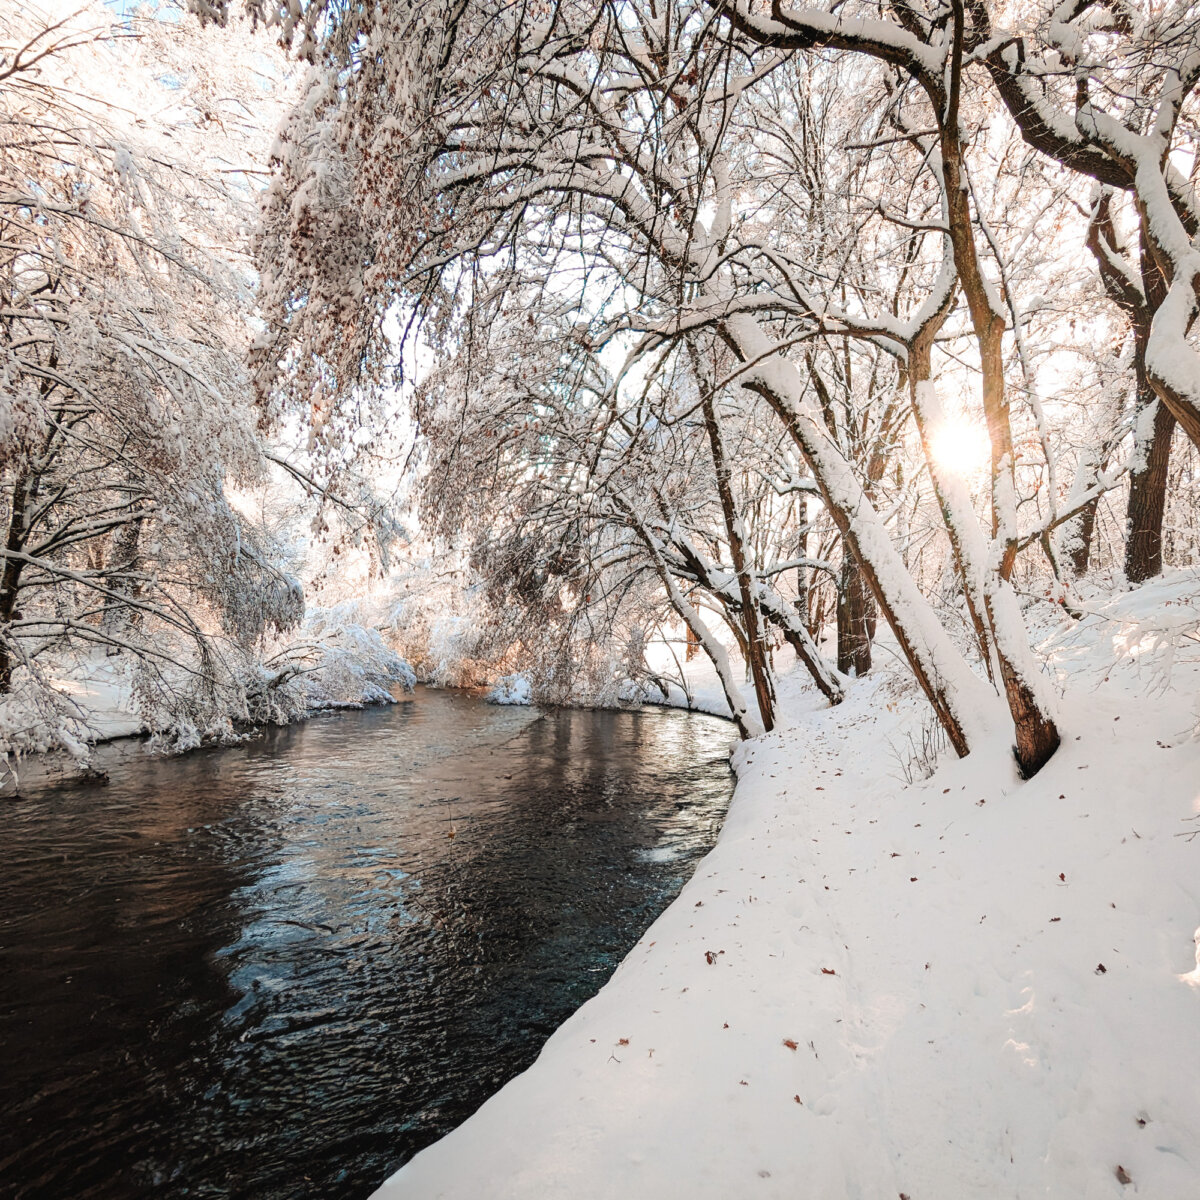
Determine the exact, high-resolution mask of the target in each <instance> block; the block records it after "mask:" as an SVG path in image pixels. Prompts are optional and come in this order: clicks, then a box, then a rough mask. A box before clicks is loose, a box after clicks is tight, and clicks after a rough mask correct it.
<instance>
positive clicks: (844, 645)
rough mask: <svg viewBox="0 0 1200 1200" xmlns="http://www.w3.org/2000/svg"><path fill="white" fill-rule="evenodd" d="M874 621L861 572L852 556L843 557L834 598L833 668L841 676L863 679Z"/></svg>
mask: <svg viewBox="0 0 1200 1200" xmlns="http://www.w3.org/2000/svg"><path fill="white" fill-rule="evenodd" d="M874 620H875V600H874V598H873V597H872V595H871V589H870V588H869V587H868V586H867V581H866V578H865V577H864V575H863V572H862V568H861V567H860V566H859V564H858V561H857V560H856V559H855V558H854V556H853V555H852V554H845V555H844V556H843V558H842V570H841V574H840V575H839V577H838V597H837V647H838V654H837V666H838V670H839V671H841V672H842V673H843V674H844V675H856V676H857V675H865V674H866V673H867V672H868V671H869V670H870V669H871V638H872V633H871V625H872V624H873V623H874Z"/></svg>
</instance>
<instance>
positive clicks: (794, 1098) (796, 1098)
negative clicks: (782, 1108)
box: [792, 1096, 804, 1104]
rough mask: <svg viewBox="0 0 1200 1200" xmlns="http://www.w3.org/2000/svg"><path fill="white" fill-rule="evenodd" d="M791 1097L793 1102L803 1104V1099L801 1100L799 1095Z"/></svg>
mask: <svg viewBox="0 0 1200 1200" xmlns="http://www.w3.org/2000/svg"><path fill="white" fill-rule="evenodd" d="M792 1099H793V1100H795V1102H796V1103H797V1104H803V1103H804V1101H803V1100H801V1099H800V1097H799V1096H793V1097H792Z"/></svg>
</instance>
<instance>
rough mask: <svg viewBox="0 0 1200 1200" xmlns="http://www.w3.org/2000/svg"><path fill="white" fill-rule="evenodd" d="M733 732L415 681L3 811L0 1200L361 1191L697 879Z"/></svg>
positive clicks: (107, 752) (530, 1045) (458, 1109)
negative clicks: (525, 705)
mask: <svg viewBox="0 0 1200 1200" xmlns="http://www.w3.org/2000/svg"><path fill="white" fill-rule="evenodd" d="M730 740H731V738H730V727H729V726H728V725H727V724H726V723H725V722H722V721H717V720H715V719H713V718H710V717H704V716H698V715H694V714H685V713H679V712H669V711H649V712H586V711H563V712H560V713H557V714H555V715H552V716H547V717H543V718H538V717H537V716H536V714H534V713H532V712H531V711H530V710H528V709H513V708H496V707H493V706H490V705H487V704H485V703H483V702H482V701H481V700H479V699H478V698H475V697H473V696H470V695H467V694H464V693H456V692H438V691H430V690H425V689H420V690H419V691H418V694H417V696H416V697H415V698H409V699H406V700H404V701H402V702H401V703H400V704H397V705H395V706H394V707H392V708H388V709H383V710H373V711H367V712H361V713H344V714H338V715H335V716H330V717H326V718H320V719H317V720H313V721H309V722H307V723H304V724H301V725H296V726H293V727H290V728H287V729H281V730H274V731H270V732H268V733H267V734H265V735H264V736H262V737H260V738H257V739H255V740H254V741H252V742H249V743H247V744H246V745H245V746H241V747H237V748H234V749H227V750H219V751H207V752H201V753H197V754H193V755H190V756H188V757H186V758H182V759H154V758H149V757H147V756H146V755H145V754H144V753H143V752H142V751H141V749H140V747H139V746H137V745H136V744H131V743H124V744H118V745H114V746H110V747H106V748H104V750H103V751H102V752H101V754H100V756H99V757H100V759H101V761H100V763H99V765H101V766H103V767H104V768H105V769H106V770H107V771H108V772H109V774H110V776H111V783H110V784H109V786H108V787H106V788H95V787H76V788H68V787H51V786H41V787H38V786H33V787H32V788H30V789H29V790H28V794H27V795H25V796H23V797H21V798H19V799H8V800H3V801H0V820H2V821H3V825H2V827H0V830H2V832H0V837H2V839H3V841H2V845H3V860H2V861H3V872H2V873H0V1062H2V1063H3V1068H2V1069H0V1113H2V1114H3V1122H2V1125H0V1197H3V1198H4V1200H9V1198H10V1197H11V1198H12V1200H18V1198H19V1200H64V1198H65V1197H67V1196H70V1197H72V1198H73V1200H74V1198H77V1200H83V1198H103V1200H137V1198H140V1197H142V1196H156V1197H157V1196H168V1197H174V1196H181V1197H184V1196H186V1197H212V1198H217V1197H220V1198H222V1200H225V1198H242V1197H245V1198H246V1200H249V1198H251V1197H253V1198H254V1200H298V1198H301V1197H303V1198H305V1200H307V1198H309V1197H313V1198H330V1200H333V1198H337V1200H343V1198H344V1200H360V1198H361V1197H364V1196H366V1195H368V1194H369V1193H370V1192H371V1190H372V1189H373V1188H374V1187H375V1186H376V1185H378V1184H379V1183H380V1182H381V1181H382V1180H383V1179H384V1178H385V1177H386V1176H387V1175H388V1174H390V1173H391V1172H392V1171H393V1170H395V1169H396V1168H397V1167H398V1166H400V1165H401V1163H403V1162H404V1161H406V1160H407V1159H408V1158H410V1157H411V1156H412V1155H413V1154H414V1153H415V1152H416V1151H417V1150H419V1149H420V1148H421V1147H422V1146H424V1145H426V1144H428V1143H429V1142H431V1141H433V1140H434V1139H435V1138H437V1137H439V1136H440V1135H441V1134H443V1133H445V1132H446V1131H448V1130H449V1129H451V1128H452V1127H453V1126H455V1125H456V1124H458V1123H459V1122H460V1121H462V1120H463V1119H464V1118H465V1117H467V1116H468V1115H469V1114H470V1113H471V1112H473V1111H474V1109H475V1108H477V1107H478V1106H479V1104H480V1103H482V1101H483V1100H484V1099H486V1098H487V1097H488V1096H489V1095H491V1094H492V1093H493V1092H494V1091H496V1089H497V1088H499V1087H500V1086H501V1085H502V1084H503V1083H504V1082H506V1081H507V1080H508V1079H509V1078H511V1077H512V1076H513V1075H515V1074H516V1073H517V1072H518V1071H520V1070H523V1069H524V1068H525V1067H526V1066H528V1065H529V1064H530V1063H531V1062H532V1061H533V1059H534V1058H535V1057H536V1056H537V1052H538V1050H539V1049H540V1047H541V1045H542V1043H543V1042H544V1041H545V1039H546V1038H547V1037H548V1036H549V1034H550V1033H551V1032H552V1031H553V1030H554V1028H555V1027H556V1026H557V1025H558V1024H559V1023H561V1022H562V1021H563V1020H564V1019H565V1018H566V1017H567V1016H568V1015H569V1014H570V1013H571V1012H572V1011H574V1009H576V1008H577V1007H578V1006H579V1005H580V1004H581V1003H582V1002H583V1001H584V1000H586V999H587V998H588V997H589V996H591V995H592V994H594V993H595V992H596V991H597V990H598V989H599V987H600V986H601V984H602V983H603V982H604V981H605V980H606V979H607V978H608V976H609V975H610V973H611V972H612V970H613V968H614V967H615V966H616V964H617V962H618V961H619V960H620V959H621V958H622V957H623V956H624V954H625V953H626V952H627V951H628V950H629V949H630V948H631V947H632V945H633V944H634V943H635V942H636V941H637V939H638V938H639V937H640V936H641V934H642V932H643V931H644V930H645V928H646V927H647V926H648V925H649V924H650V922H651V921H652V920H653V919H654V917H655V916H657V915H658V913H659V912H660V911H661V910H662V909H663V908H664V907H665V906H666V905H667V904H668V903H669V902H670V900H671V899H673V898H674V896H675V895H676V894H677V893H678V891H679V889H680V887H681V886H682V885H683V882H684V880H685V879H686V878H687V877H688V875H690V873H691V872H692V870H693V868H694V867H695V864H696V862H697V860H698V859H699V858H700V856H701V855H703V854H704V853H705V852H706V851H707V850H708V849H709V848H710V846H711V845H712V843H713V841H714V839H715V837H716V833H717V830H718V828H719V826H720V822H721V820H722V818H723V816H724V812H725V807H726V805H727V803H728V800H729V794H730V792H731V790H732V777H731V775H730V772H729V768H728V762H727V758H728V750H729V744H730Z"/></svg>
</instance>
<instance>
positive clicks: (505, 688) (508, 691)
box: [487, 675, 533, 705]
mask: <svg viewBox="0 0 1200 1200" xmlns="http://www.w3.org/2000/svg"><path fill="white" fill-rule="evenodd" d="M487 699H488V703H489V704H518V705H523V704H532V703H533V687H532V685H531V684H530V682H529V676H528V675H504V676H502V677H501V678H500V679H498V680H497V681H496V683H495V684H494V685H493V686H492V689H491V690H490V691H489V692H488V695H487Z"/></svg>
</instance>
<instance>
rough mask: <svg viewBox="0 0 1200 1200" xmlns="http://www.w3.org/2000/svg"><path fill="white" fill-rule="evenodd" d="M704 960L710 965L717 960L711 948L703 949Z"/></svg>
mask: <svg viewBox="0 0 1200 1200" xmlns="http://www.w3.org/2000/svg"><path fill="white" fill-rule="evenodd" d="M704 961H705V962H706V963H708V965H709V966H710V967H711V966H712V965H713V963H715V962H716V961H717V956H716V955H715V954H714V953H713V952H712V951H711V950H705V952H704Z"/></svg>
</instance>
